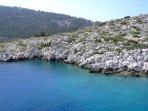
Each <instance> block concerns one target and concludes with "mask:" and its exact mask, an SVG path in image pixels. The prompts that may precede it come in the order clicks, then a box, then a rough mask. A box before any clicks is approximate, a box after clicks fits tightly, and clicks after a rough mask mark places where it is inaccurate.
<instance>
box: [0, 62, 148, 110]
mask: <svg viewBox="0 0 148 111" xmlns="http://www.w3.org/2000/svg"><path fill="white" fill-rule="evenodd" d="M0 111H148V78H132V77H117V76H106V75H99V74H90V73H88V71H87V70H83V69H81V68H78V67H76V66H73V65H67V64H63V63H50V62H45V61H37V60H35V61H23V62H10V63H0Z"/></svg>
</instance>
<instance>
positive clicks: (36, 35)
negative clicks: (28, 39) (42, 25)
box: [35, 32, 49, 37]
mask: <svg viewBox="0 0 148 111" xmlns="http://www.w3.org/2000/svg"><path fill="white" fill-rule="evenodd" d="M46 35H47V36H49V34H46V33H45V32H38V33H36V34H35V37H43V36H46Z"/></svg>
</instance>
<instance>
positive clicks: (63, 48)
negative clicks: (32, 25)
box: [0, 15, 148, 77]
mask: <svg viewBox="0 0 148 111" xmlns="http://www.w3.org/2000/svg"><path fill="white" fill-rule="evenodd" d="M33 58H39V59H44V60H48V61H60V62H64V63H69V64H75V65H78V66H79V67H82V68H86V69H89V71H90V73H94V72H95V73H101V74H102V73H103V74H108V75H110V74H114V75H120V76H135V77H141V76H144V77H148V15H140V16H136V17H125V18H122V19H118V20H111V21H107V22H104V23H102V24H95V25H93V26H91V27H86V28H84V29H81V30H78V31H75V32H71V33H60V34H56V35H52V36H49V37H38V38H35V37H32V38H30V39H24V40H22V39H21V40H17V41H13V42H10V43H1V44H0V62H8V61H20V60H27V59H33Z"/></svg>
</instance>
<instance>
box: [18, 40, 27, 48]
mask: <svg viewBox="0 0 148 111" xmlns="http://www.w3.org/2000/svg"><path fill="white" fill-rule="evenodd" d="M17 46H20V47H26V46H27V45H26V44H25V43H23V41H17Z"/></svg>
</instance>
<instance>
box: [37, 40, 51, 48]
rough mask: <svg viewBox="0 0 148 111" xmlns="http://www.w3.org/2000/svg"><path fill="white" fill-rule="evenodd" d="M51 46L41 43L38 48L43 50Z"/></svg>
mask: <svg viewBox="0 0 148 111" xmlns="http://www.w3.org/2000/svg"><path fill="white" fill-rule="evenodd" d="M50 46H51V42H48V43H42V44H41V45H40V47H39V49H43V48H46V47H50Z"/></svg>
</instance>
